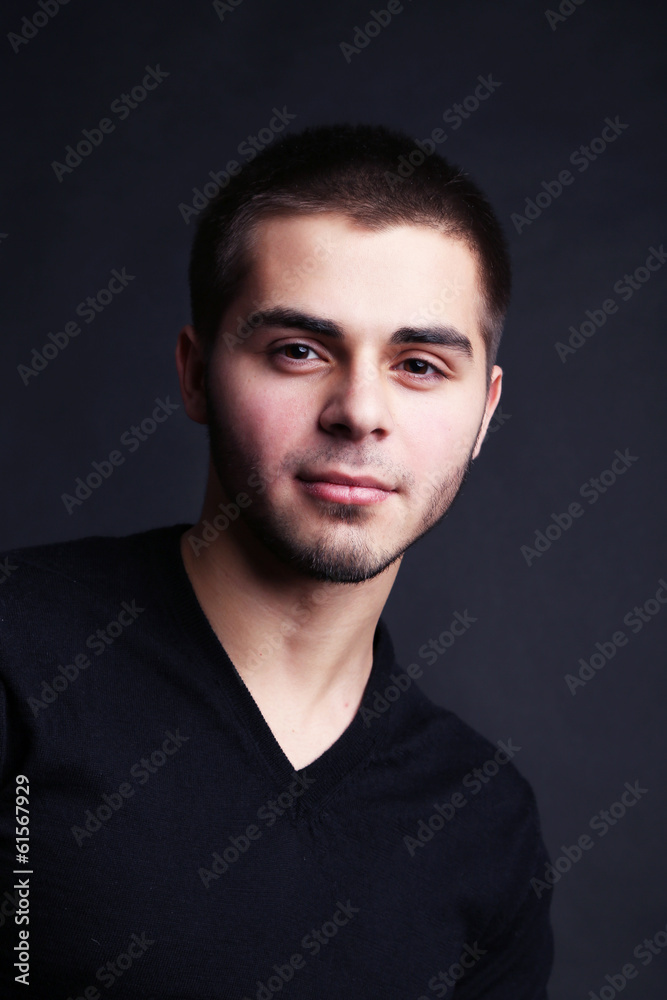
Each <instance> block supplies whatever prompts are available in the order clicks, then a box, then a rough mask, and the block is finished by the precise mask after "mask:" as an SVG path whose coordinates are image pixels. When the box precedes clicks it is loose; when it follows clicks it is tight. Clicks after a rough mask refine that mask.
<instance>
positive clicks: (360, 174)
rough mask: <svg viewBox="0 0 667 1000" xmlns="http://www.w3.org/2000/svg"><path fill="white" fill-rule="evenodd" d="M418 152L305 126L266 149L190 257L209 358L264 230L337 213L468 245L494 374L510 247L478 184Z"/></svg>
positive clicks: (398, 143) (353, 129)
mask: <svg viewBox="0 0 667 1000" xmlns="http://www.w3.org/2000/svg"><path fill="white" fill-rule="evenodd" d="M420 145H421V146H422V149H420V147H419V146H417V145H416V143H415V141H414V140H413V139H411V138H410V137H409V136H408V135H406V134H404V133H401V132H397V131H393V130H390V129H388V128H385V127H383V126H378V125H330V126H318V127H313V128H306V129H305V130H303V131H302V132H300V133H292V134H289V135H287V136H285V137H283V138H282V139H280V140H278V141H277V142H276V143H275V144H273V145H272V146H269V147H267V148H265V149H264V150H263V151H262V152H261V153H259V154H258V155H257V156H256V157H255V159H254V160H252V161H251V162H250V163H248V164H246V165H245V166H244V167H243V169H242V170H241V171H240V173H239V174H237V175H236V176H234V177H232V178H231V179H230V180H229V183H228V184H227V186H226V187H225V188H223V190H222V191H220V192H219V193H218V194H217V195H216V196H215V197H214V198H213V199H212V201H211V202H210V203H209V204H208V205H207V207H206V208H205V210H204V212H203V213H202V215H201V217H200V219H199V220H198V225H197V231H196V234H195V238H194V243H193V246H192V254H191V258H190V272H189V274H190V299H191V306H192V323H193V326H194V328H195V331H196V332H197V335H198V336H199V337H200V339H201V340H202V342H203V344H204V346H205V348H206V350H207V353H210V350H211V348H212V346H213V343H214V341H215V337H216V334H217V333H218V330H219V327H220V322H221V320H222V316H223V314H224V313H225V311H226V310H227V308H228V307H229V305H230V304H231V302H232V301H233V299H234V298H235V297H236V295H237V294H238V292H239V290H240V288H241V285H242V283H243V281H244V279H245V277H246V275H247V273H248V269H249V267H250V265H251V263H252V254H251V249H252V244H253V237H254V234H255V232H256V227H257V225H258V223H260V222H261V221H262V220H264V219H266V218H268V217H270V216H275V215H296V214H312V213H315V212H325V211H329V212H331V211H336V212H340V213H342V214H344V215H346V216H347V217H348V218H350V219H351V220H352V221H354V222H355V223H357V224H358V225H360V226H363V227H364V228H367V229H371V230H380V229H384V228H386V227H388V226H391V225H400V224H406V223H407V224H414V225H426V226H430V227H431V228H435V229H437V230H438V231H440V232H442V233H443V234H444V235H446V236H449V237H453V238H454V239H460V240H461V241H462V242H463V243H465V245H466V246H467V247H468V248H469V249H470V251H471V252H472V253H473V254H474V256H475V258H476V260H477V264H478V269H479V274H480V279H481V284H482V289H483V296H484V304H485V310H484V312H485V316H484V317H483V318H482V336H483V339H484V344H485V347H486V361H487V376H488V374H489V373H490V371H491V368H492V366H493V364H494V362H495V358H496V354H497V352H498V345H499V343H500V337H501V334H502V329H503V323H504V319H505V313H506V311H507V306H508V303H509V295H510V286H511V268H510V259H509V252H508V249H507V242H506V239H505V236H504V234H503V231H502V228H501V226H500V223H499V222H498V219H497V218H496V216H495V214H494V212H493V209H492V208H491V205H490V204H489V202H488V201H487V199H486V198H485V196H484V195H483V194H482V192H481V191H480V190H479V188H478V187H477V186H476V185H475V184H474V183H473V181H472V180H471V179H470V177H469V176H468V175H467V174H465V173H464V172H463V171H462V170H461V169H460V168H459V167H457V166H454V165H452V164H450V163H448V162H447V160H445V159H444V157H442V156H439V155H438V154H437V153H436V152H435V151H433V152H431V153H428V152H424V151H423V147H424V143H421V144H420ZM431 145H432V144H431ZM415 164H417V165H416V166H415ZM399 168H402V170H401V173H399ZM410 171H411V172H410ZM401 174H407V175H408V176H405V177H403V176H401Z"/></svg>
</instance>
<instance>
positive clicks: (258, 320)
mask: <svg viewBox="0 0 667 1000" xmlns="http://www.w3.org/2000/svg"><path fill="white" fill-rule="evenodd" d="M248 321H249V323H250V325H251V326H252V327H254V328H257V327H262V326H280V327H284V328H286V329H290V330H305V331H307V332H308V333H317V334H323V335H324V336H326V337H331V338H332V339H333V340H344V339H345V333H344V332H343V329H342V327H341V326H339V325H338V323H334V321H333V320H330V319H321V318H320V317H317V316H311V315H309V314H308V313H303V312H300V311H298V310H296V309H283V308H276V309H267V310H261V311H259V312H255V313H253V314H252V316H250V317H249V318H248ZM389 343H390V344H391V345H392V346H400V345H401V344H435V345H438V346H441V347H450V348H452V350H455V351H460V352H461V354H464V355H465V356H466V357H468V358H472V356H473V348H472V343H471V342H470V339H469V338H468V337H466V335H465V334H464V333H461V331H460V330H457V329H456V327H454V326H442V325H440V324H437V325H435V326H427V327H414V326H402V327H400V329H398V330H395V331H394V333H392V335H391V337H390V338H389Z"/></svg>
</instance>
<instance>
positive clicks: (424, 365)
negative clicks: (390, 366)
mask: <svg viewBox="0 0 667 1000" xmlns="http://www.w3.org/2000/svg"><path fill="white" fill-rule="evenodd" d="M401 364H402V365H409V366H411V367H409V368H406V371H407V372H408V374H410V375H423V376H424V377H425V378H447V376H446V375H445V373H444V372H443V371H441V370H440V369H439V368H436V366H435V365H433V364H431V362H430V361H424V359H423V358H406V359H405V361H402V362H401ZM428 369H431V370H430V371H429V370H428Z"/></svg>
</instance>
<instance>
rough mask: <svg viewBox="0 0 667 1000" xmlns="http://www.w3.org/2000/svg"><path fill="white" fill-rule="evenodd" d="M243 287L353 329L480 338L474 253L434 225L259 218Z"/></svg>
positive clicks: (320, 216)
mask: <svg viewBox="0 0 667 1000" xmlns="http://www.w3.org/2000/svg"><path fill="white" fill-rule="evenodd" d="M250 257H251V267H250V273H249V276H248V280H247V282H246V285H245V290H246V293H247V294H248V296H249V297H250V298H252V299H253V301H255V302H261V303H262V307H263V306H265V305H271V306H275V305H284V306H289V307H292V308H301V309H304V310H307V311H308V312H311V313H314V314H316V315H321V316H322V317H325V318H329V319H335V320H336V322H338V323H340V324H341V325H342V326H344V327H349V328H350V329H352V330H354V329H356V328H361V327H364V328H366V329H371V330H378V331H385V332H386V330H387V328H390V329H392V330H393V329H395V328H396V327H397V326H401V325H418V324H419V325H422V326H424V325H427V324H428V323H435V322H447V323H450V324H452V325H455V326H457V327H459V328H460V329H461V330H462V331H463V332H464V333H466V335H467V336H469V337H470V339H471V340H473V341H474V340H478V341H480V342H481V323H480V320H481V317H482V315H483V312H482V310H483V300H482V293H481V283H480V278H479V268H478V264H477V260H476V257H475V256H474V254H473V253H472V252H471V251H470V249H469V248H468V247H467V246H466V244H465V243H464V242H463V241H462V240H459V239H454V238H452V237H450V236H446V235H444V234H443V233H441V232H438V231H437V230H435V229H432V228H430V227H428V226H422V225H413V224H401V225H391V226H388V227H386V228H384V229H380V230H370V229H367V228H364V227H362V226H359V225H357V224H356V223H354V222H353V221H352V220H350V219H349V218H348V217H347V216H345V215H342V214H339V213H335V212H322V213H317V214H309V215H286V216H279V217H272V218H269V219H264V220H261V221H260V222H259V223H258V224H257V226H256V229H255V238H254V240H253V247H252V250H251V254H250Z"/></svg>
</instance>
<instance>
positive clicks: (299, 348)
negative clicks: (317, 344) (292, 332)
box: [271, 341, 319, 361]
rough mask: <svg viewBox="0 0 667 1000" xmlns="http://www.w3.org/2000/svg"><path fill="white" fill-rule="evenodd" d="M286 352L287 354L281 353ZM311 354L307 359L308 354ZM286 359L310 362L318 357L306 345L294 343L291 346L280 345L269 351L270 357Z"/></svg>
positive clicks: (312, 349)
mask: <svg viewBox="0 0 667 1000" xmlns="http://www.w3.org/2000/svg"><path fill="white" fill-rule="evenodd" d="M283 352H287V353H283ZM309 352H310V353H311V355H312V357H308V353H309ZM276 355H278V356H279V357H282V358H286V359H287V360H289V361H312V360H313V359H314V358H317V357H319V355H318V354H317V352H316V351H315V350H314V348H312V347H310V346H309V345H308V344H300V343H299V342H298V341H295V342H294V343H292V344H281V345H280V346H279V347H276V348H275V349H274V350H273V351H271V356H272V357H273V356H276Z"/></svg>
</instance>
